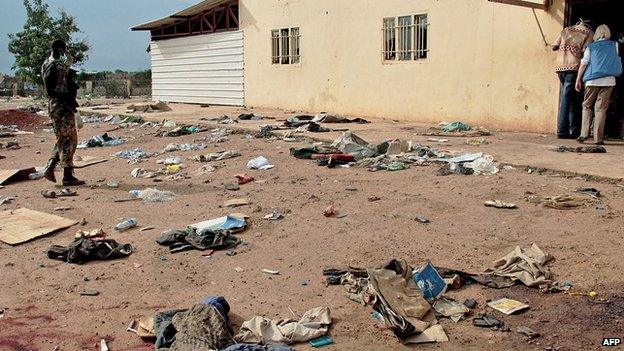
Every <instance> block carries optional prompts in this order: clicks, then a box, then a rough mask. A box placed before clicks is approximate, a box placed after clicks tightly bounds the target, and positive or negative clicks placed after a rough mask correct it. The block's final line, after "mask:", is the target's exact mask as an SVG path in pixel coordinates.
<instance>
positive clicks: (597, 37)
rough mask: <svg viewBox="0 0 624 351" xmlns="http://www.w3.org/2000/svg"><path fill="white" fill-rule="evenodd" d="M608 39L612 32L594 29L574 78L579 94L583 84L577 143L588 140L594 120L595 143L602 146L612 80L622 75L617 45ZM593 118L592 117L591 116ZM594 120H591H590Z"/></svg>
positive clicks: (613, 84)
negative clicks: (580, 119)
mask: <svg viewBox="0 0 624 351" xmlns="http://www.w3.org/2000/svg"><path fill="white" fill-rule="evenodd" d="M610 39H611V31H610V30H609V27H607V26H606V25H604V24H603V25H601V26H599V27H598V28H597V29H596V33H595V34H594V42H593V43H592V44H590V45H589V46H588V47H587V49H585V54H584V55H583V58H582V59H581V67H580V68H579V74H578V77H577V78H576V90H577V91H579V92H580V91H581V90H582V88H583V84H582V82H581V79H582V81H583V82H585V97H584V100H583V122H582V125H581V136H580V137H579V138H578V139H577V140H578V141H579V142H580V143H582V142H584V141H585V140H586V139H587V138H588V137H589V129H590V126H591V123H592V119H593V120H594V141H595V142H596V144H597V145H601V144H604V141H603V137H604V127H605V122H606V117H607V109H608V108H609V102H610V99H611V93H612V92H613V88H614V87H615V78H616V77H618V76H620V75H621V74H622V60H621V59H620V57H619V48H618V43H617V42H615V41H612V40H610ZM592 115H593V116H592ZM592 117H593V118H592Z"/></svg>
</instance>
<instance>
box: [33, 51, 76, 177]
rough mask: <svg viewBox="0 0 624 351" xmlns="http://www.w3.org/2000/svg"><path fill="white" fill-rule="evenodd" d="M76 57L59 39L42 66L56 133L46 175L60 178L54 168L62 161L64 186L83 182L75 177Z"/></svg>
mask: <svg viewBox="0 0 624 351" xmlns="http://www.w3.org/2000/svg"><path fill="white" fill-rule="evenodd" d="M71 64H72V60H71V57H68V55H67V44H65V42H64V41H63V40H60V39H57V40H55V41H54V42H53V43H52V54H51V55H50V57H49V58H48V59H47V60H46V61H45V63H44V64H43V67H42V69H41V76H42V78H43V85H44V87H45V90H46V93H47V95H48V100H49V102H48V112H49V113H50V118H51V119H52V127H53V129H54V134H55V135H56V145H55V146H54V151H53V153H52V158H50V160H49V161H48V163H47V164H46V166H45V169H44V171H43V172H44V176H45V178H46V179H48V180H49V181H51V182H56V177H55V176H54V169H55V167H56V164H57V163H59V162H60V164H61V166H62V167H63V181H62V184H63V186H73V185H83V184H85V182H84V181H82V180H78V179H76V177H74V168H73V166H74V164H73V161H74V153H75V152H76V146H77V145H78V132H77V131H76V117H75V115H74V113H76V112H78V110H77V109H76V108H77V107H78V102H77V101H76V96H77V93H78V85H77V84H76V83H75V82H74V78H75V76H76V71H74V70H72V69H71Z"/></svg>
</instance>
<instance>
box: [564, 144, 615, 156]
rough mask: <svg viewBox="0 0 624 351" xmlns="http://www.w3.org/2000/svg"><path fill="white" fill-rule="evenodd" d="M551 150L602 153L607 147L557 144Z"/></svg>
mask: <svg viewBox="0 0 624 351" xmlns="http://www.w3.org/2000/svg"><path fill="white" fill-rule="evenodd" d="M553 151H556V152H576V153H582V154H604V153H606V152H607V149H605V147H604V146H600V145H590V146H577V147H570V146H564V145H557V146H555V147H554V148H553Z"/></svg>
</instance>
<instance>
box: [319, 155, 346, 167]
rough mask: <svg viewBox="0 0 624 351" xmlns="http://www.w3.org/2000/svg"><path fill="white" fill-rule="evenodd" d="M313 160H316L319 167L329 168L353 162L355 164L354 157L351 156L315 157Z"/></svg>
mask: <svg viewBox="0 0 624 351" xmlns="http://www.w3.org/2000/svg"><path fill="white" fill-rule="evenodd" d="M312 158H313V159H315V160H316V164H317V165H319V166H327V167H328V168H334V167H337V166H340V165H347V164H349V163H351V162H355V158H354V157H353V155H349V154H324V155H313V156H312Z"/></svg>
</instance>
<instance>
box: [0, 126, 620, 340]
mask: <svg viewBox="0 0 624 351" xmlns="http://www.w3.org/2000/svg"><path fill="white" fill-rule="evenodd" d="M108 129H111V126H110V125H107V124H100V125H94V124H87V125H85V127H84V129H82V130H81V131H80V132H79V135H80V139H86V138H89V137H91V136H93V135H95V134H99V133H103V132H104V131H105V130H108ZM150 133H153V130H152V129H143V128H136V129H134V130H128V129H124V130H116V131H113V132H112V133H110V134H112V135H114V136H120V137H123V138H124V139H126V140H127V142H126V143H125V144H123V145H120V146H115V147H105V148H95V149H86V150H79V151H78V155H80V156H85V155H93V156H107V157H108V156H109V155H110V154H112V153H114V152H116V151H119V150H125V149H129V148H131V147H137V146H138V147H142V148H144V149H146V150H148V151H160V150H162V149H163V148H164V147H165V145H167V144H169V143H171V142H176V143H181V142H192V141H193V139H195V138H199V137H202V136H205V135H207V133H201V134H196V135H191V136H185V137H179V138H160V137H155V136H154V135H153V134H150ZM16 139H17V141H19V143H20V145H21V146H22V148H21V149H20V150H0V155H2V156H5V157H6V158H5V159H2V160H0V168H2V169H10V168H14V167H20V168H21V167H25V166H35V165H37V166H41V165H43V164H44V163H45V161H46V160H47V158H48V156H49V152H50V150H51V148H52V145H53V142H54V136H53V135H52V134H48V133H44V132H42V131H41V129H37V131H36V134H35V135H25V136H18V137H17V138H16ZM3 141H6V140H3ZM297 145H300V143H287V142H284V141H269V140H264V139H253V140H248V139H246V138H244V137H243V135H241V134H235V135H232V136H230V140H229V141H228V142H225V143H220V144H216V145H211V146H210V147H209V148H208V149H206V150H204V151H201V152H199V151H193V152H174V153H170V154H168V155H170V156H173V155H178V156H183V157H185V158H187V161H186V162H185V163H186V164H187V165H188V169H187V171H188V172H189V175H190V176H191V179H185V180H177V181H164V182H160V183H154V182H153V181H152V180H150V179H134V178H132V177H131V176H130V171H131V170H132V169H133V168H135V167H143V168H148V169H156V168H158V167H159V165H157V164H156V160H157V159H158V158H159V157H154V158H150V159H148V161H147V162H145V163H141V164H139V165H131V164H128V163H127V162H126V161H125V160H120V159H114V158H109V161H108V162H106V163H102V164H98V165H94V166H91V167H88V168H85V169H82V170H78V171H77V175H78V176H79V177H81V178H84V179H85V180H87V186H84V187H79V188H77V191H78V196H77V197H70V198H61V199H44V198H43V197H42V196H41V195H40V191H41V190H43V189H53V188H54V185H53V184H52V183H49V182H47V181H45V180H39V181H27V182H21V183H15V184H10V185H6V186H5V187H4V188H3V189H0V196H13V197H15V198H16V199H15V200H14V201H13V202H12V203H10V204H5V205H2V206H1V207H0V210H10V209H17V208H20V207H28V208H30V209H33V210H38V211H43V212H48V213H55V212H54V211H53V209H54V208H55V207H57V206H61V205H63V206H70V207H71V208H72V209H71V210H69V211H65V212H63V213H60V215H62V216H65V217H67V218H71V219H75V220H80V219H81V218H85V219H86V221H87V224H86V225H84V226H80V225H76V226H74V227H71V228H69V229H67V230H63V231H61V232H58V233H55V234H53V235H49V236H46V237H42V238H39V239H36V240H34V241H32V242H29V243H26V244H23V245H19V246H14V247H11V246H8V245H5V244H0V269H1V272H2V274H1V278H2V280H1V281H2V284H0V310H4V316H3V317H1V318H0V350H2V351H4V350H12V351H13V350H15V351H17V350H19V351H26V350H29V351H30V350H41V351H43V350H59V351H63V350H96V349H97V347H96V346H95V345H96V344H97V343H98V342H99V340H100V339H101V338H106V339H107V340H108V341H109V347H110V348H111V350H114V351H118V350H149V349H152V347H151V346H150V345H149V344H145V343H144V342H142V341H141V340H140V339H139V338H138V337H137V336H136V335H134V334H132V333H129V332H127V331H126V327H127V326H128V325H129V323H130V322H131V320H132V319H134V318H136V317H140V316H143V315H153V314H154V313H156V312H157V311H161V310H166V309H172V308H186V307H190V306H192V305H193V304H195V303H198V302H200V301H201V300H202V299H203V298H204V297H206V296H209V295H222V296H225V297H226V299H227V300H228V301H229V303H230V305H231V307H232V311H231V313H230V316H231V317H232V318H233V322H234V324H235V328H236V329H237V327H238V326H239V325H240V324H241V323H242V322H243V321H244V320H246V319H249V318H251V317H253V316H255V315H263V316H267V317H270V318H280V317H292V314H291V311H290V310H292V311H293V312H294V313H295V314H297V315H301V314H303V313H304V312H305V311H306V310H308V309H310V308H313V307H317V306H328V307H329V308H330V309H331V312H332V318H333V325H332V326H331V329H330V335H331V336H332V337H333V338H334V340H335V342H336V343H335V344H334V345H332V346H328V347H326V349H327V350H407V349H411V348H414V349H422V350H596V349H600V348H601V346H600V345H601V342H602V338H603V337H609V338H612V337H619V338H621V337H623V336H624V335H623V334H624V333H623V332H622V331H623V330H624V295H623V292H622V291H623V290H622V286H623V284H624V278H622V274H621V272H622V271H623V270H624V260H622V259H621V257H622V255H621V248H622V242H623V239H624V230H623V229H622V223H623V221H622V218H623V213H624V197H623V196H622V195H624V188H623V187H620V186H617V185H613V184H608V183H597V182H588V181H584V180H581V179H568V178H563V177H559V176H552V175H551V176H543V175H538V174H529V173H527V172H525V171H524V170H522V169H515V170H503V171H502V172H501V173H499V174H497V175H494V176H482V175H472V176H460V175H451V176H446V177H441V176H437V175H436V171H437V169H438V168H439V167H438V166H424V167H411V168H410V169H408V170H404V171H398V172H384V171H380V172H374V173H373V172H368V171H366V170H365V169H355V168H351V169H341V168H338V169H328V168H325V167H318V166H316V165H315V164H314V163H313V162H311V161H308V160H297V159H295V158H293V157H291V156H290V155H289V148H290V147H293V146H297ZM225 149H235V150H239V151H240V152H241V153H242V155H243V156H242V157H238V158H233V159H229V160H226V161H222V162H217V164H223V165H224V167H222V168H219V169H218V170H217V171H216V172H214V173H209V174H206V175H195V174H193V171H194V170H195V169H197V168H199V167H200V166H201V164H197V163H193V162H190V161H188V158H189V157H191V156H193V155H196V154H199V153H209V152H214V151H218V150H225ZM260 155H263V156H266V157H267V158H268V159H269V160H270V161H271V163H272V164H274V165H275V166H276V167H275V168H274V169H271V170H267V171H249V170H247V169H246V166H245V165H246V163H247V161H248V160H250V159H252V158H254V157H256V156H260ZM239 173H249V174H252V175H253V176H254V177H255V178H256V180H257V181H256V182H254V183H250V184H245V185H242V186H241V189H240V190H239V191H227V190H225V189H223V186H222V183H224V182H231V181H233V180H234V175H236V174H239ZM57 176H60V175H59V174H58V173H57ZM102 179H106V180H113V181H117V182H119V187H118V188H110V187H107V186H106V184H105V183H106V182H102V181H101V180H102ZM145 187H156V188H158V189H161V190H171V191H173V192H175V193H176V194H177V195H178V196H177V198H176V200H175V201H173V202H169V203H156V204H147V203H142V202H124V203H116V202H114V201H115V200H118V199H125V198H127V197H128V191H129V190H131V189H137V188H138V189H141V188H145ZM579 187H596V188H598V189H600V190H601V191H602V194H603V197H602V198H601V203H602V205H601V206H591V207H586V208H580V209H574V210H566V211H563V210H555V209H548V208H543V207H540V206H537V205H534V204H530V203H527V202H525V201H524V194H525V192H527V191H531V192H534V193H538V194H542V195H559V194H567V193H570V192H572V191H574V190H575V189H577V188H579ZM354 189H355V190H354ZM373 196H376V197H379V198H380V200H379V201H374V202H370V201H368V198H369V197H373ZM241 197H246V198H249V199H250V200H251V202H252V204H251V205H249V206H244V207H241V208H238V209H235V210H234V212H243V213H246V214H248V215H249V216H250V219H249V222H250V225H249V228H248V229H247V230H246V231H244V232H242V233H241V234H239V236H240V237H241V238H242V239H243V240H244V242H245V244H244V245H240V246H239V247H238V248H237V251H238V254H237V255H235V256H227V255H226V254H225V252H223V251H219V252H216V253H215V254H214V255H213V257H212V258H206V257H202V255H201V252H200V251H188V252H183V253H178V254H170V253H169V252H168V249H167V248H166V247H161V246H159V245H158V244H157V243H156V242H155V239H156V238H157V237H158V236H159V235H160V233H161V232H162V231H164V230H167V229H170V228H183V227H185V226H186V225H188V224H191V223H195V222H198V221H201V220H206V219H211V218H215V217H220V216H223V215H226V214H227V213H228V212H229V210H228V209H226V208H224V207H223V203H224V202H225V201H226V200H228V199H233V198H241ZM490 199H500V200H504V201H508V202H515V203H517V204H518V205H519V209H517V210H497V209H493V208H487V207H484V206H483V201H485V200H490ZM331 203H333V204H335V205H336V207H337V209H339V211H340V212H342V213H345V214H347V217H345V218H341V219H337V218H325V217H324V216H323V214H322V212H323V209H324V208H325V207H327V206H328V205H329V204H331ZM273 209H276V210H280V211H282V212H283V213H285V218H284V219H282V220H280V221H267V220H264V219H263V218H262V217H263V216H264V215H265V214H266V213H268V212H270V211H271V210H273ZM57 214H58V213H57ZM130 216H133V217H136V218H137V219H138V222H139V226H138V227H137V228H135V229H132V230H129V231H127V232H122V233H118V232H116V231H115V230H114V229H113V227H114V226H115V224H117V223H118V222H119V220H120V219H121V218H124V217H130ZM416 216H425V217H428V218H429V219H430V220H431V223H430V224H419V223H418V222H416V221H415V220H414V218H415V217H416ZM146 226H153V227H155V229H154V230H151V231H144V232H140V231H139V230H138V228H140V227H146ZM97 228H104V230H105V231H106V232H107V233H108V234H109V237H110V238H113V239H115V240H117V241H119V242H121V243H131V244H132V245H133V246H134V248H135V252H134V253H133V254H132V255H131V256H129V257H128V258H127V259H120V260H113V261H104V262H94V263H88V264H85V265H71V264H68V263H63V262H60V261H53V260H49V259H47V258H46V256H45V250H46V249H47V248H48V247H49V246H50V245H53V244H60V245H66V244H69V243H70V242H71V241H72V238H73V236H74V234H75V233H76V231H77V230H78V229H88V230H90V229H97ZM533 242H535V243H537V244H538V245H539V246H540V247H541V248H543V249H544V250H545V251H547V252H548V253H550V254H552V255H553V256H554V257H555V258H556V261H555V262H554V264H553V265H552V268H551V271H552V273H553V274H554V275H555V277H556V279H558V280H560V281H566V280H567V281H570V282H572V283H573V285H574V287H573V291H575V292H589V291H596V292H597V293H598V298H597V299H595V300H590V299H589V298H587V297H581V296H571V295H567V294H561V293H560V294H543V293H540V292H539V291H538V290H536V289H529V288H526V287H521V286H517V287H512V288H509V289H504V290H495V289H489V288H484V287H480V286H468V287H464V288H462V289H460V290H455V291H450V292H449V293H448V294H449V295H450V296H452V297H455V298H457V299H465V298H474V299H476V300H477V302H478V305H477V307H476V309H475V310H474V312H473V313H478V312H480V311H488V312H489V313H492V314H493V315H495V316H496V317H497V318H499V319H501V320H503V321H504V322H505V325H506V326H507V327H509V331H507V332H505V331H491V330H488V329H481V328H477V327H474V326H473V325H472V322H471V318H470V317H469V318H467V319H466V320H463V321H460V322H459V323H453V322H452V321H450V320H448V319H442V320H441V324H442V325H443V326H444V329H445V330H446V331H447V333H448V335H449V338H450V342H448V343H439V344H430V345H418V346H412V347H406V346H402V345H401V344H400V343H399V342H398V341H397V339H396V338H395V337H394V335H393V334H392V333H391V332H390V331H388V330H381V329H378V328H377V327H376V323H375V321H374V319H373V318H371V309H370V307H363V306H360V305H358V304H356V303H354V302H352V301H350V300H349V299H348V298H347V297H346V296H345V291H344V288H343V287H341V286H329V287H328V286H326V285H325V283H324V282H325V281H324V277H323V276H322V269H323V268H324V267H325V266H328V265H342V264H350V265H353V266H361V267H373V266H377V265H379V264H382V263H384V262H385V261H387V260H389V259H392V258H404V259H406V260H407V261H408V262H409V263H410V264H411V265H412V266H414V267H419V266H420V265H422V264H423V263H424V262H425V261H426V260H431V261H432V262H433V264H434V265H439V266H445V267H452V268H457V269H462V270H468V271H474V272H479V271H481V270H483V269H485V268H487V267H488V266H489V265H490V264H491V262H492V261H494V260H495V259H497V258H499V257H502V256H504V255H505V254H507V253H508V252H509V251H511V250H512V249H513V248H514V247H515V246H516V245H520V246H528V245H530V244H531V243H533ZM618 257H620V258H619V259H618ZM163 258H165V259H163ZM135 263H140V264H141V265H142V266H141V267H140V268H135ZM237 267H240V268H242V269H243V271H242V272H237V271H236V270H235V268H237ZM265 268H266V269H274V270H279V272H280V275H277V276H270V275H266V274H263V273H262V272H261V270H262V269H265ZM306 279H307V280H309V281H310V284H308V285H302V284H301V281H302V280H306ZM82 290H97V291H99V292H100V295H99V296H95V297H86V296H80V295H79V292H80V291H82ZM498 297H509V298H514V299H517V300H520V301H523V302H526V303H528V304H529V305H530V306H531V309H530V310H529V311H527V312H525V313H522V314H519V315H512V316H505V315H503V314H501V313H499V312H497V311H493V310H491V309H490V308H488V307H487V306H486V301H487V300H489V299H494V298H498ZM519 325H524V326H528V327H531V328H533V329H534V330H536V331H538V332H539V333H541V334H542V336H541V337H539V338H537V339H533V340H529V339H527V337H525V336H523V335H521V334H519V333H516V328H517V326H519ZM295 347H296V349H297V350H310V349H311V347H310V346H309V345H307V344H300V345H295Z"/></svg>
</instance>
